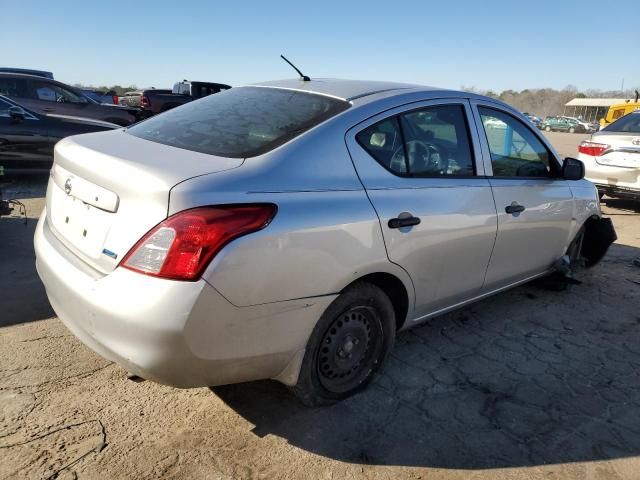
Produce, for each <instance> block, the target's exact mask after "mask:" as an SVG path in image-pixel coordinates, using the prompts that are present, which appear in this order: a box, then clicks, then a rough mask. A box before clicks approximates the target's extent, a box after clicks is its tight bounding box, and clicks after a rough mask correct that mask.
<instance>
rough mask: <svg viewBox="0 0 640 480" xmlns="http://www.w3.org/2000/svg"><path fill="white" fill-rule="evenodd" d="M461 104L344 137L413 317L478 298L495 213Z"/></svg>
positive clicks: (423, 105) (415, 109)
mask: <svg viewBox="0 0 640 480" xmlns="http://www.w3.org/2000/svg"><path fill="white" fill-rule="evenodd" d="M469 115H470V105H469V103H468V101H467V100H466V99H451V100H438V101H427V102H420V103H415V104H411V105H407V106H404V107H400V108H396V109H393V110H390V111H388V112H385V113H382V114H380V115H377V116H375V117H373V118H371V119H369V120H367V121H365V122H363V123H361V124H359V125H357V126H355V127H353V128H352V129H351V130H349V131H348V132H347V135H346V141H347V145H348V148H349V152H350V154H351V157H352V159H353V162H354V165H355V167H356V170H357V172H358V175H359V177H360V179H361V181H362V183H363V184H364V187H365V188H366V190H367V194H368V196H369V199H370V200H371V203H372V204H373V207H374V208H375V210H376V212H377V214H378V217H379V219H380V223H381V228H382V232H383V235H384V240H385V244H386V247H387V254H388V256H389V259H390V260H391V261H392V262H394V263H396V264H398V265H400V266H401V267H403V268H404V269H405V270H406V271H407V272H408V273H409V275H410V277H411V279H412V281H413V284H414V287H415V297H416V305H415V309H416V314H417V316H418V317H421V316H425V315H428V314H432V313H435V312H437V311H439V310H442V309H444V308H447V307H449V306H452V305H455V304H456V303H459V302H462V301H464V300H466V299H469V298H471V297H473V296H475V295H476V294H478V293H479V292H480V290H481V288H482V285H483V282H484V275H485V272H486V269H487V265H488V262H489V257H490V255H491V250H492V248H493V244H494V241H495V237H496V230H497V226H496V210H495V204H494V202H493V196H492V194H491V187H490V184H489V181H488V180H487V179H486V178H484V177H483V175H484V170H483V165H482V161H481V155H480V146H479V144H478V140H477V136H476V135H475V134H473V135H472V130H471V129H470V128H469V126H470V125H472V122H469V119H470V116H469Z"/></svg>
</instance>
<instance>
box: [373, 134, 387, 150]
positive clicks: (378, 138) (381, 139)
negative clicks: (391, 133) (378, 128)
mask: <svg viewBox="0 0 640 480" xmlns="http://www.w3.org/2000/svg"><path fill="white" fill-rule="evenodd" d="M369 143H370V144H371V146H373V147H380V148H382V147H384V144H385V143H387V134H386V133H383V132H374V133H372V134H371V138H370V139H369Z"/></svg>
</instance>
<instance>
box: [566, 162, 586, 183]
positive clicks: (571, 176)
mask: <svg viewBox="0 0 640 480" xmlns="http://www.w3.org/2000/svg"><path fill="white" fill-rule="evenodd" d="M562 177H563V178H564V179H565V180H582V179H583V178H584V163H582V162H581V161H580V160H577V159H575V158H571V157H567V158H565V159H564V165H563V166H562Z"/></svg>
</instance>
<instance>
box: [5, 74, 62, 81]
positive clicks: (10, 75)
mask: <svg viewBox="0 0 640 480" xmlns="http://www.w3.org/2000/svg"><path fill="white" fill-rule="evenodd" d="M0 76H2V77H18V78H35V79H37V80H47V81H49V82H58V81H57V80H54V79H53V78H49V77H42V76H40V75H29V74H28V73H18V72H0Z"/></svg>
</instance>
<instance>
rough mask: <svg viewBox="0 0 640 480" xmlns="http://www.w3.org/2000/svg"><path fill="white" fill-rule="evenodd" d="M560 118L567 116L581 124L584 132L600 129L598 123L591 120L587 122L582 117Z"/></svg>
mask: <svg viewBox="0 0 640 480" xmlns="http://www.w3.org/2000/svg"><path fill="white" fill-rule="evenodd" d="M562 118H567V119H569V120H572V121H574V122H577V123H579V124H580V125H582V128H583V129H584V132H585V133H593V132H597V131H598V130H599V129H600V125H599V124H597V123H592V122H587V121H586V120H584V119H583V118H576V117H566V116H563V117H562Z"/></svg>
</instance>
